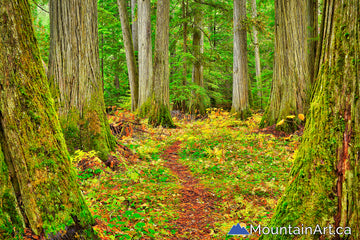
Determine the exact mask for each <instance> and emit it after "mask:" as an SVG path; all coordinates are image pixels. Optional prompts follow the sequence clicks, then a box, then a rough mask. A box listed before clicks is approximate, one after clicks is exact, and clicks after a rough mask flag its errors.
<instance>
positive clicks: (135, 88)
mask: <svg viewBox="0 0 360 240" xmlns="http://www.w3.org/2000/svg"><path fill="white" fill-rule="evenodd" d="M117 4H118V7H119V15H120V21H121V29H122V34H123V40H124V47H125V52H126V63H127V68H128V75H129V83H130V92H131V111H135V110H136V108H137V104H138V100H139V73H138V68H137V65H136V58H135V52H134V45H133V40H132V38H131V30H130V24H129V20H128V15H127V9H126V0H117Z"/></svg>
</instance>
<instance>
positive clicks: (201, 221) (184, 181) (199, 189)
mask: <svg viewBox="0 0 360 240" xmlns="http://www.w3.org/2000/svg"><path fill="white" fill-rule="evenodd" d="M180 143H181V142H179V141H177V142H175V143H174V144H173V145H171V146H170V147H168V148H167V149H166V150H165V151H164V153H163V154H162V158H163V159H164V160H165V161H166V167H168V168H169V169H170V170H171V171H172V172H173V173H174V174H176V175H177V176H178V177H179V179H180V181H181V185H182V188H181V189H180V194H181V200H180V206H179V215H180V217H179V218H178V219H177V220H174V222H173V224H174V225H175V226H176V229H177V232H176V234H175V236H174V237H173V238H172V239H211V236H210V230H211V229H213V228H214V226H213V219H214V218H213V211H214V209H215V208H214V206H215V200H216V197H215V196H214V195H213V194H211V193H210V192H209V191H207V190H206V189H205V187H204V186H203V185H202V184H201V183H199V180H198V179H196V178H194V177H193V176H192V175H191V171H190V170H189V169H188V168H187V167H186V166H184V165H182V164H181V163H179V162H178V161H177V160H178V159H179V156H178V150H179V149H180ZM180 236H182V237H180Z"/></svg>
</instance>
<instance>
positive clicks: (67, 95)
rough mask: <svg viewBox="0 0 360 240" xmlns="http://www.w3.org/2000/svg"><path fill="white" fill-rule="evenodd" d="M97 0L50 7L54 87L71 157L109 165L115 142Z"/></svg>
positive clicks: (50, 74) (55, 3)
mask: <svg viewBox="0 0 360 240" xmlns="http://www.w3.org/2000/svg"><path fill="white" fill-rule="evenodd" d="M98 45H99V44H98V32H97V1H96V0H84V1H80V0H75V1H70V0H63V1H56V0H51V1H50V57H49V72H48V77H49V83H50V89H51V91H52V94H53V97H54V98H55V103H56V106H57V108H58V112H59V119H60V123H61V126H62V128H63V132H64V135H65V139H66V143H67V146H68V148H69V150H70V151H73V150H75V149H78V148H80V149H83V150H93V149H94V150H96V151H99V153H100V155H99V156H100V157H101V158H102V159H103V160H105V159H107V156H108V154H109V152H110V150H111V149H113V147H114V144H115V141H114V139H113V136H112V135H111V132H110V127H109V125H108V122H107V118H106V114H105V104H104V97H103V92H102V82H101V77H100V70H99V56H98V51H99V50H98Z"/></svg>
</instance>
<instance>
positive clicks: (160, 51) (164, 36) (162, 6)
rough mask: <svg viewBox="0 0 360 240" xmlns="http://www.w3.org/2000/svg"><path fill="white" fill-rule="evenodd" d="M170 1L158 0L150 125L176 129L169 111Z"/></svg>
mask: <svg viewBox="0 0 360 240" xmlns="http://www.w3.org/2000/svg"><path fill="white" fill-rule="evenodd" d="M169 14H170V1H169V0H158V3H157V9H156V38H155V54H154V92H153V94H152V98H151V102H150V104H151V105H150V107H151V110H150V115H149V123H150V124H151V125H153V126H155V127H156V126H163V127H174V123H173V121H172V118H171V115H170V111H169V18H170V16H169Z"/></svg>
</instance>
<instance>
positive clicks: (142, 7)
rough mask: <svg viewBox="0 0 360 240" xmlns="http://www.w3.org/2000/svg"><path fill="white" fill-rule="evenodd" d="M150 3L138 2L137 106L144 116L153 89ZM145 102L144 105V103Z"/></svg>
mask: <svg viewBox="0 0 360 240" xmlns="http://www.w3.org/2000/svg"><path fill="white" fill-rule="evenodd" d="M150 11H151V3H150V0H141V1H139V2H138V16H139V17H138V20H139V25H138V28H139V29H138V30H139V36H138V41H139V105H138V106H139V108H141V109H140V110H141V115H142V116H146V115H147V113H148V108H147V106H146V104H145V102H146V101H148V100H149V97H150V96H151V93H152V91H153V79H152V77H153V66H152V45H151V16H150ZM144 104H145V105H144Z"/></svg>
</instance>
